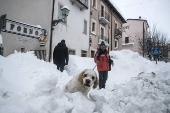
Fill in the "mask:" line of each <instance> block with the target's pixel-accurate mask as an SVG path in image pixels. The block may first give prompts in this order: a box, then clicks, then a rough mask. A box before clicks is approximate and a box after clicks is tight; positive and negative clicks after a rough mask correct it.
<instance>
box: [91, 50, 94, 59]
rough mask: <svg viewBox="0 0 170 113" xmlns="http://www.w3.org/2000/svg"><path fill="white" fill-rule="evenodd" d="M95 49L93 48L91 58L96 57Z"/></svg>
mask: <svg viewBox="0 0 170 113" xmlns="http://www.w3.org/2000/svg"><path fill="white" fill-rule="evenodd" d="M94 55H95V51H93V50H91V58H94Z"/></svg>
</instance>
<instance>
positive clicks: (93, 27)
mask: <svg viewBox="0 0 170 113" xmlns="http://www.w3.org/2000/svg"><path fill="white" fill-rule="evenodd" d="M92 32H95V23H94V22H93V23H92Z"/></svg>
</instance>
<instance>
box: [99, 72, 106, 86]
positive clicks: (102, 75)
mask: <svg viewBox="0 0 170 113" xmlns="http://www.w3.org/2000/svg"><path fill="white" fill-rule="evenodd" d="M107 77H108V71H99V88H100V89H101V88H105V84H106V80H107Z"/></svg>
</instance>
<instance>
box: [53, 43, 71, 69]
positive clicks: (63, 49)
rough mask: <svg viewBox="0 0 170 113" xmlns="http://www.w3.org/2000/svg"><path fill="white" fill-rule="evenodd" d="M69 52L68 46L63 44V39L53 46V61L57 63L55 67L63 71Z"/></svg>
mask: <svg viewBox="0 0 170 113" xmlns="http://www.w3.org/2000/svg"><path fill="white" fill-rule="evenodd" d="M68 60H69V54H68V48H67V46H66V44H65V40H61V42H59V43H58V44H57V46H56V47H55V48H54V51H53V62H54V64H55V65H57V69H58V70H60V71H61V72H63V70H64V66H65V65H68Z"/></svg>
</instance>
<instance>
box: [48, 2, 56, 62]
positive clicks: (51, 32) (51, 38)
mask: <svg viewBox="0 0 170 113" xmlns="http://www.w3.org/2000/svg"><path fill="white" fill-rule="evenodd" d="M54 4H55V0H53V3H52V5H53V6H52V14H51V15H52V16H51V30H50V47H49V49H50V50H49V62H50V60H51V54H52V40H53V37H52V35H53V17H54Z"/></svg>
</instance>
